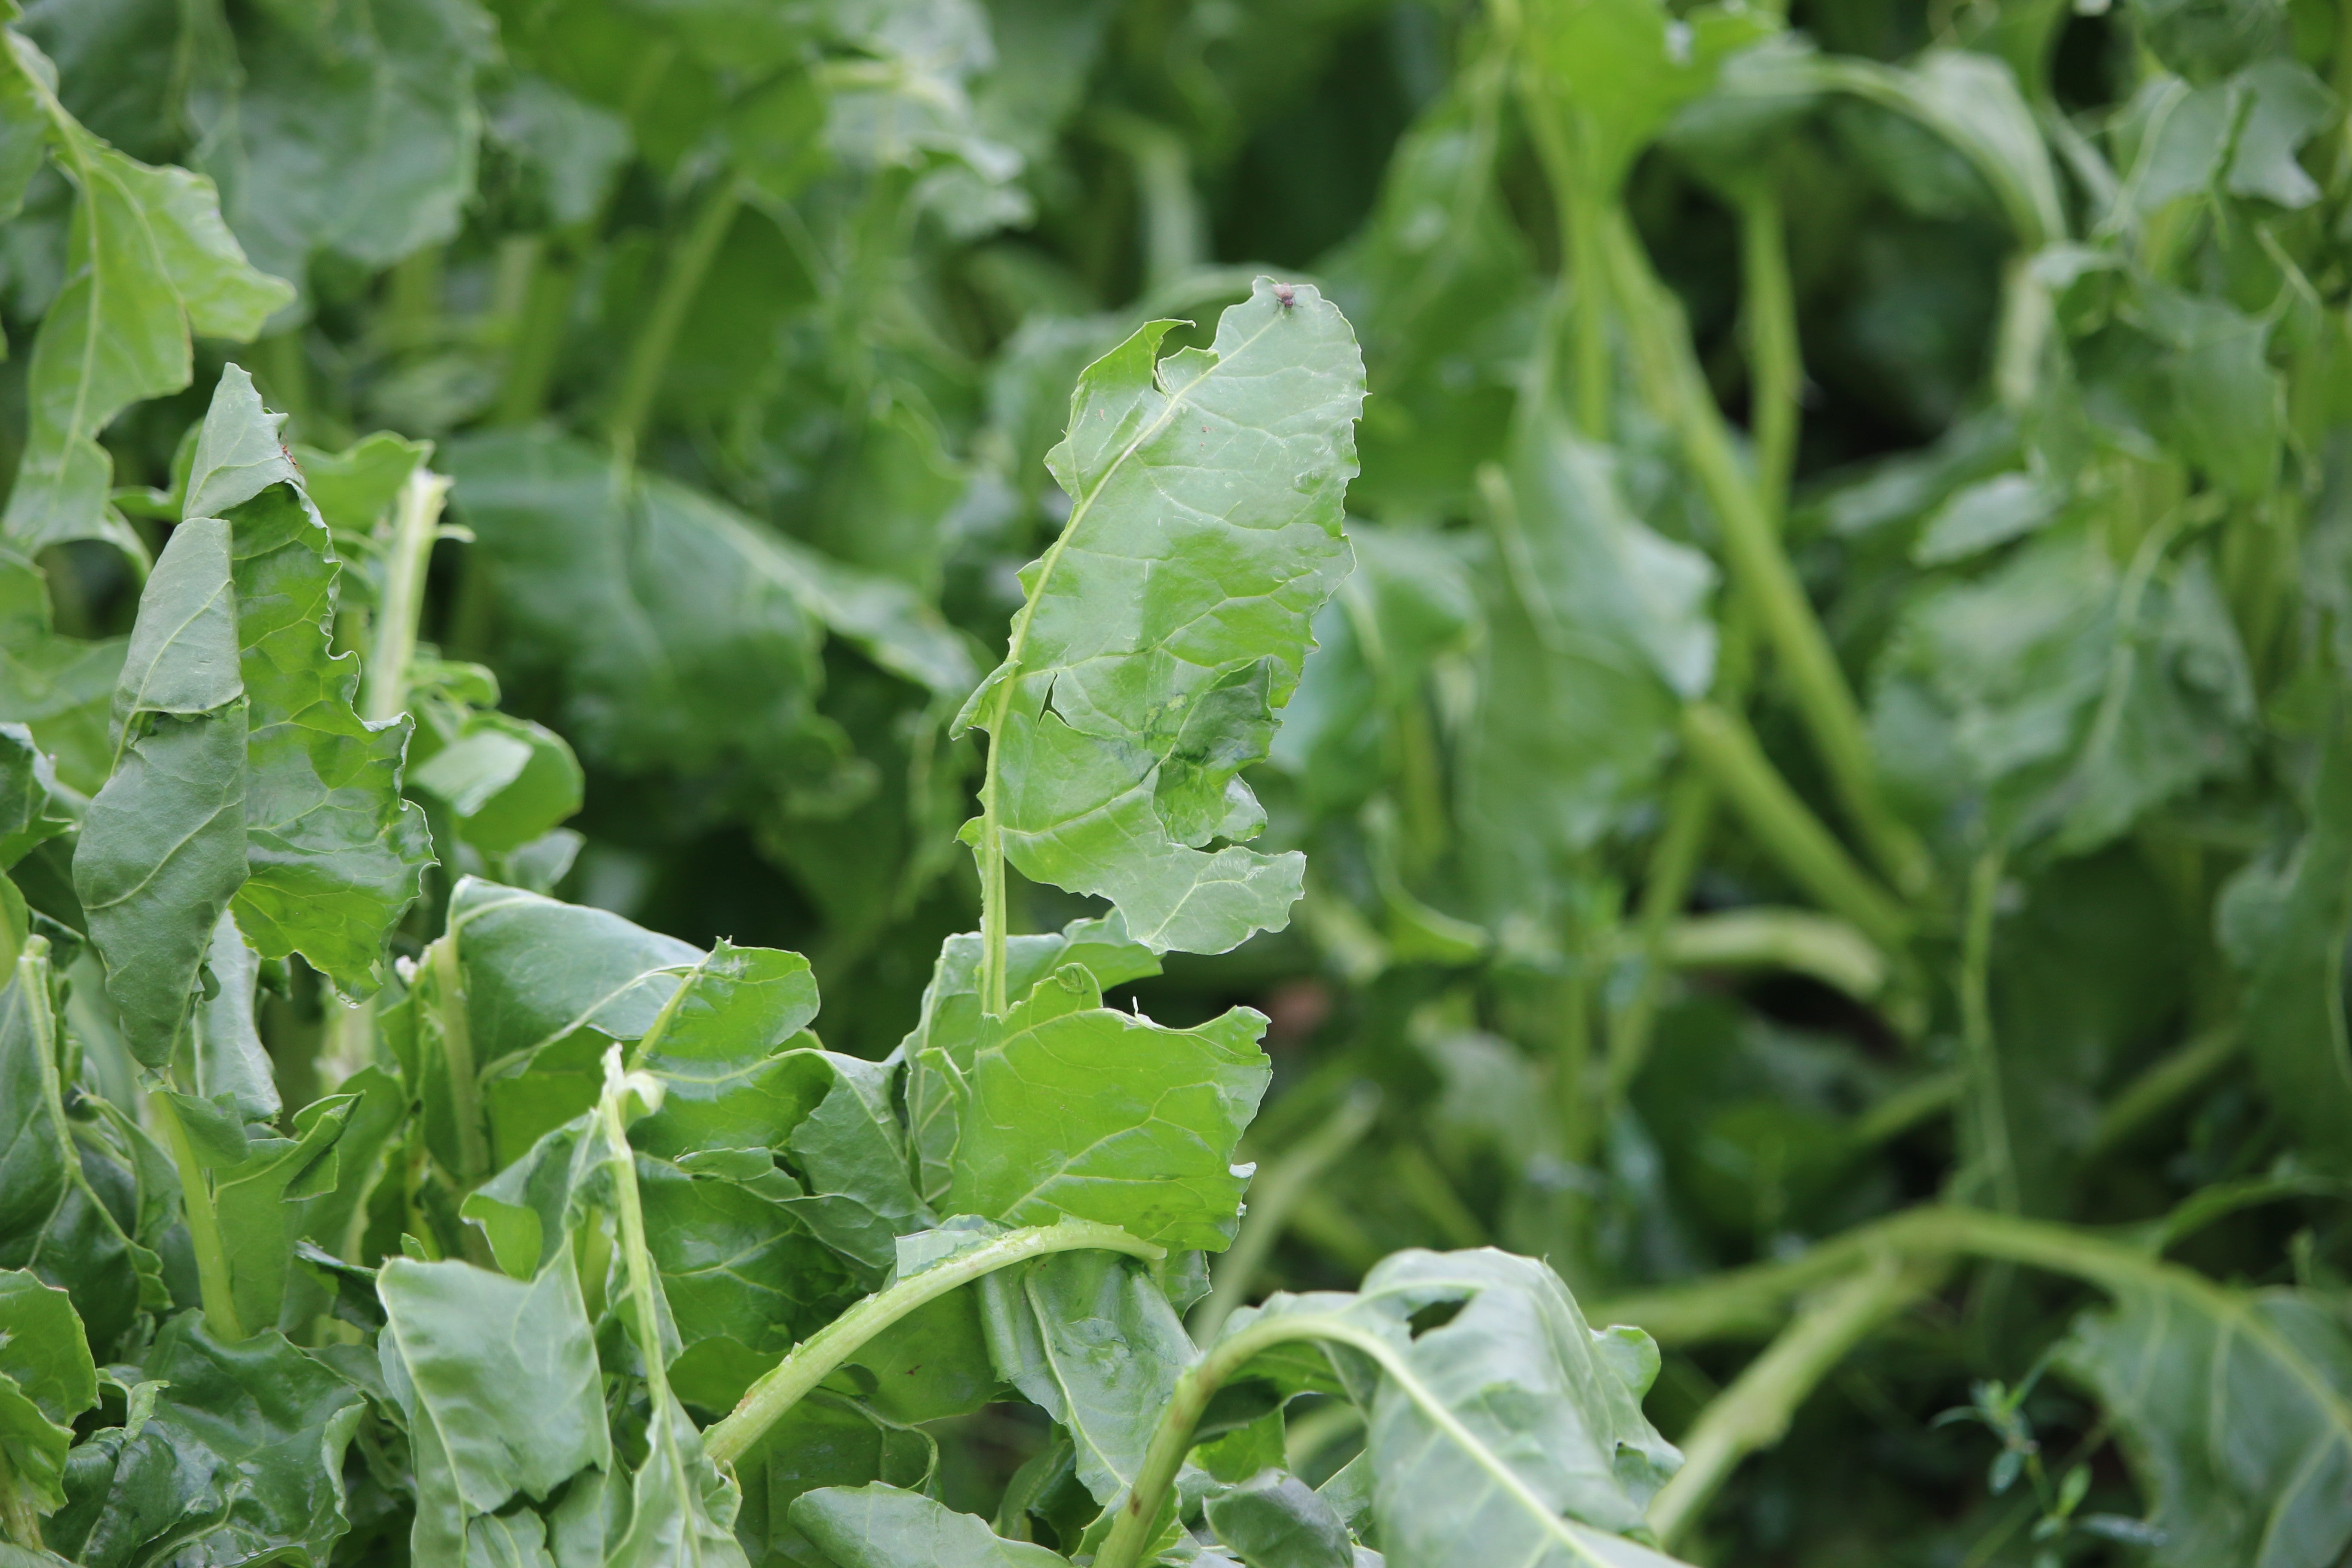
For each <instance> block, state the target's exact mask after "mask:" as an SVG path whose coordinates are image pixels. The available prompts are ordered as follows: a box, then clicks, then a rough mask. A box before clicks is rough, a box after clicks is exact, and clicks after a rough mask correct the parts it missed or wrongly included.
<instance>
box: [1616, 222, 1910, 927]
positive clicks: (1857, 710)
mask: <svg viewBox="0 0 2352 1568" xmlns="http://www.w3.org/2000/svg"><path fill="white" fill-rule="evenodd" d="M1612 216H1613V220H1614V221H1612V224H1611V225H1610V227H1609V232H1608V234H1607V236H1606V238H1607V239H1608V241H1609V256H1610V261H1611V267H1612V273H1613V275H1614V279H1615V283H1616V296H1617V299H1618V301H1619V303H1620V306H1621V315H1622V320H1623V321H1625V323H1626V330H1627V332H1628V333H1629V335H1630V336H1631V337H1632V339H1633V347H1634V351H1635V352H1634V353H1633V362H1634V363H1635V364H1636V365H1637V366H1639V367H1640V368H1641V370H1642V372H1643V376H1644V378H1645V379H1646V380H1647V381H1648V383H1649V387H1648V393H1649V400H1650V401H1651V402H1652V403H1653V404H1654V405H1656V406H1657V407H1658V408H1659V411H1660V412H1661V413H1662V414H1663V415H1664V416H1666V417H1667V418H1668V419H1669V420H1670V421H1671V422H1672V424H1673V425H1674V426H1675V432H1676V434H1677V435H1678V436H1679V437H1680V438H1681V442H1682V447H1683V455H1684V459H1685V461H1686V462H1688V463H1689V464H1690V467H1691V470H1692V472H1693V473H1694V474H1695V475H1696V477H1697V479H1698V481H1699V485H1700V487H1701V489H1704V490H1705V491H1706V499H1707V503H1708V505H1709V506H1710V507H1711V508H1712V509H1713V510H1714V511H1715V515H1716V520H1717V523H1718V524H1719V525H1720V527H1721V529H1722V532H1723V550H1724V554H1725V556H1726V557H1727V559H1728V561H1729V563H1730V566H1731V573H1732V575H1733V577H1734V578H1735V579H1736V580H1737V581H1738V584H1739V587H1740V591H1741V592H1742V594H1744V595H1746V597H1747V599H1748V603H1749V604H1750V605H1752V606H1753V607H1754V611H1755V615H1756V618H1757V622H1758V626H1759V629H1760V630H1761V631H1762V632H1763V634H1764V637H1765V638H1766V640H1767V641H1768V642H1769V644H1770V646H1771V647H1772V651H1773V652H1774V654H1775V655H1777V656H1778V658H1779V660H1780V672H1781V675H1782V678H1783V679H1785V680H1786V681H1787V683H1788V688H1789V695H1790V698H1791V699H1792V700H1793V701H1794V703H1795V705H1796V708H1797V712H1798V716H1799V717H1800V718H1801V719H1802V720H1803V721H1804V724H1805V728H1806V730H1807V731H1809V732H1810V733H1811V737H1812V742H1813V746H1814V749H1815V750H1816V751H1817V752H1820V753H1821V757H1822V765H1823V766H1824V767H1826V768H1827V769H1828V771H1829V774H1830V782H1831V784H1832V787H1833V788H1834V789H1835V790H1836V792H1837V796H1838V802H1839V804H1840V805H1842V806H1843V807H1844V809H1845V813H1846V816H1848V817H1849V818H1850V819H1851V820H1852V821H1853V826H1854V827H1855V829H1856V830H1857V831H1858V832H1859V833H1860V834H1861V835H1862V838H1863V842H1864V844H1865V845H1867V846H1868V847H1869V848H1870V851H1871V856H1872V858H1874V860H1876V861H1877V862H1878V863H1879V867H1880V868H1881V869H1882V870H1883V871H1885V873H1886V875H1887V877H1888V878H1889V879H1891V880H1892V881H1893V882H1894V884H1895V888H1896V889H1898V890H1900V891H1901V892H1902V893H1903V894H1905V895H1906V897H1917V896H1919V895H1921V894H1923V893H1925V892H1926V891H1927V888H1928V883H1929V877H1930V870H1929V861H1928V858H1927V849H1926V847H1925V846H1923V845H1922V844H1921V843H1920V842H1919V840H1918V837H1917V836H1916V835H1915V834H1913V833H1912V831H1911V830H1910V828H1909V827H1907V826H1905V825H1904V824H1903V822H1902V821H1901V820H1900V819H1898V818H1897V817H1896V816H1895V815H1894V814H1893V812H1891V811H1890V810H1889V809H1888V808H1887V806H1886V804H1885V800H1884V799H1883V798H1882V797H1881V795H1880V791H1879V785H1878V765H1877V763H1876V760H1875V759H1874V757H1873V756H1872V755H1871V750H1870V737H1869V734H1868V733H1867V731H1865V730H1864V726H1863V721H1862V708H1861V705H1860V704H1859V703H1858V702H1857V701H1856V700H1854V695H1853V688H1852V687H1851V686H1849V685H1848V684H1847V683H1846V679H1845V672H1844V670H1843V669H1842V668H1839V666H1838V661H1837V655H1836V653H1835V652H1834V651H1833V650H1832V648H1831V647H1830V639H1829V634H1828V633H1827V632H1826V631H1824V630H1823V629H1822V623H1821V619H1820V617H1819V616H1816V615H1815V614H1814V613H1813V606H1812V604H1811V601H1810V600H1808V599H1807V598H1806V597H1805V591H1804V587H1803V585H1802V584H1800V583H1799V582H1798V580H1797V573H1796V568H1795V567H1794V566H1792V565H1791V564H1790V562H1789V557H1788V553H1787V552H1786V551H1785V550H1783V549H1782V548H1781V544H1780V534H1779V531H1777V530H1776V529H1775V528H1774V527H1773V526H1772V519H1771V516H1770V514H1769V512H1768V511H1767V510H1766V508H1765V505H1764V503H1763V502H1762V501H1761V500H1759V499H1758V496H1757V490H1756V487H1755V486H1754V484H1753V483H1752V482H1751V481H1750V480H1749V479H1748V475H1747V474H1746V473H1745V472H1743V471H1742V469H1741V468H1740V463H1739V458H1738V453H1737V451H1735V450H1734V448H1733V447H1732V442H1731V435H1730V432H1729V430H1728V429H1727V427H1726V426H1725V424H1724V420H1723V414H1722V411H1721V410H1719V409H1717V407H1716V405H1715V398H1714V396H1713V395H1712V394H1710V393H1709V392H1708V391H1707V388H1706V381H1705V379H1704V378H1703V377H1702V376H1701V375H1700V374H1699V369H1698V364H1697V362H1696V358H1695V357H1694V355H1693V353H1692V350H1691V345H1690V339H1689V335H1688V333H1687V332H1686V331H1685V330H1684V327H1683V319H1682V308H1681V306H1680V305H1678V304H1677V303H1675V300H1674V299H1673V297H1672V296H1671V295H1669V294H1668V293H1667V292H1666V289H1665V285H1664V284H1663V283H1662V282H1660V281H1659V280H1658V278H1657V275H1656V273H1654V271H1653V270H1652V269H1651V268H1650V263H1649V259H1648V258H1647V257H1646V256H1644V255H1643V252H1642V248H1641V242H1640V240H1638V239H1637V238H1635V237H1634V236H1633V230H1632V226H1631V225H1630V224H1628V223H1627V222H1626V221H1625V219H1624V215H1623V214H1622V212H1619V213H1616V214H1614V215H1612Z"/></svg>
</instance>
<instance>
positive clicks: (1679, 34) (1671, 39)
mask: <svg viewBox="0 0 2352 1568" xmlns="http://www.w3.org/2000/svg"><path fill="white" fill-rule="evenodd" d="M1528 20H1529V22H1530V24H1531V25H1532V26H1533V28H1534V30H1535V31H1536V33H1537V35H1538V38H1537V43H1536V47H1537V49H1538V51H1539V58H1542V60H1543V61H1544V64H1545V66H1546V67H1547V68H1549V71H1550V72H1553V73H1556V74H1557V77H1558V79H1559V80H1560V81H1561V82H1563V83H1564V84H1565V88H1566V94H1567V99H1568V102H1569V105H1570V109H1571V110H1573V111H1574V113H1575V115H1576V118H1577V121H1578V125H1579V128H1580V132H1581V134H1582V137H1583V139H1584V141H1585V142H1586V143H1587V148H1588V153H1587V155H1588V156H1589V157H1590V158H1591V178H1593V179H1594V180H1595V181H1596V182H1597V183H1598V184H1599V185H1600V186H1601V189H1603V190H1604V191H1613V190H1615V189H1616V188H1617V187H1618V186H1619V185H1620V184H1622V183H1623V181H1624V178H1625V174H1626V172H1627V171H1628V170H1629V169H1631V168H1632V167H1633V159H1634V158H1635V156H1636V155H1638V154H1639V153H1640V152H1641V151H1642V149H1643V146H1645V145H1646V144H1647V143H1648V142H1650V140H1651V139H1652V138H1653V137H1654V136H1655V135H1656V134H1657V133H1658V132H1660V131H1662V130H1664V127H1665V124H1666V121H1668V120H1670V119H1671V118H1673V116H1674V113H1675V110H1677V109H1679V108H1681V107H1682V106H1683V105H1684V104H1685V103H1686V102H1688V101H1690V100H1692V99H1695V98H1696V97H1698V96H1699V95H1700V94H1702V93H1704V92H1706V90H1707V89H1708V87H1709V86H1711V85H1712V84H1713V82H1714V80H1715V75H1716V72H1717V69H1718V68H1720V66H1721V64H1722V62H1723V60H1724V59H1725V58H1727V57H1728V56H1730V55H1733V54H1736V53H1738V51H1739V50H1741V49H1744V48H1747V47H1749V46H1750V45H1752V44H1755V43H1756V42H1758V41H1759V40H1760V39H1763V38H1766V37H1770V36H1771V34H1772V33H1774V32H1775V31H1777V30H1778V26H1779V23H1778V18H1777V17H1775V16H1773V15H1772V14H1770V13H1769V12H1765V11H1758V10H1750V9H1748V8H1746V7H1743V6H1739V5H1701V6H1697V7H1696V8H1694V9H1693V10H1692V11H1690V12H1689V13H1688V14H1686V15H1683V16H1677V15H1676V14H1675V13H1673V12H1671V11H1669V10H1667V8H1666V7H1665V6H1664V5H1662V4H1660V3H1659V0H1543V3H1541V4H1538V5H1533V6H1531V7H1530V11H1529V16H1528Z"/></svg>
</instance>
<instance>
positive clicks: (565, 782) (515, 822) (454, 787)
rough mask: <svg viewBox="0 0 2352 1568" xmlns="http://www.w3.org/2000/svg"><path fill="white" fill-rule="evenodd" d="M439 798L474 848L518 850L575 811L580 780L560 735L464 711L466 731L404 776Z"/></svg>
mask: <svg viewBox="0 0 2352 1568" xmlns="http://www.w3.org/2000/svg"><path fill="white" fill-rule="evenodd" d="M408 783H409V785H410V787H412V788H415V789H419V790H423V791H424V792H425V793H426V794H427V795H437V796H439V797H440V798H441V799H442V800H443V801H445V802H446V803H447V804H448V806H449V809H450V811H452V812H453V813H455V814H456V816H457V834H458V837H461V838H463V839H464V840H465V841H466V842H467V843H468V844H470V845H472V846H473V847H475V848H477V849H481V850H486V851H488V853H490V854H493V855H502V854H505V853H507V852H509V851H510V850H514V849H519V848H520V847H522V846H523V845H525V844H528V843H530V841H531V840H532V839H534V838H537V837H539V836H540V835H541V834H542V833H545V832H546V831H547V830H548V829H550V828H551V827H553V826H555V825H556V824H558V823H560V822H562V820H563V819H564V818H566V817H568V816H572V813H574V812H576V811H578V810H579V809H580V801H581V795H582V791H583V784H584V781H583V778H582V775H581V772H580V762H579V759H578V758H576V757H574V756H573V755H572V748H571V746H570V745H568V744H566V743H565V742H564V739H563V737H562V736H561V735H559V734H557V733H556V732H555V731H552V730H550V729H548V728H547V727H546V726H544V725H541V724H534V723H532V722H531V721H530V720H528V719H515V718H510V717H509V716H508V715H506V714H504V713H470V714H467V717H466V723H465V728H464V730H462V731H460V732H459V733H458V734H457V737H456V738H455V739H454V740H452V741H451V742H449V743H448V744H447V745H446V746H444V747H442V748H441V749H440V750H439V751H437V752H434V753H433V754H432V756H431V757H429V758H427V759H425V761H424V762H423V763H420V764H419V765H417V766H415V767H414V768H412V769H411V770H410V771H409V774H408Z"/></svg>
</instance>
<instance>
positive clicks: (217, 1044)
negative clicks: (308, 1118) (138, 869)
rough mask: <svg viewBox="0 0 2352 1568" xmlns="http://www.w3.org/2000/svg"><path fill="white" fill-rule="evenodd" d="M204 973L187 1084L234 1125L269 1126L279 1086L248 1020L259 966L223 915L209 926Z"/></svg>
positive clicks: (274, 1117) (257, 1032)
mask: <svg viewBox="0 0 2352 1568" xmlns="http://www.w3.org/2000/svg"><path fill="white" fill-rule="evenodd" d="M205 968H206V969H207V970H209V971H210V972H211V973H212V978H213V983H214V984H213V994H211V995H208V996H205V997H202V998H200V999H199V1000H198V1001H197V1003H196V1010H195V1027H194V1029H193V1030H191V1031H190V1034H191V1036H192V1037H193V1042H194V1047H195V1048H194V1053H193V1055H194V1060H193V1062H192V1063H191V1064H190V1066H191V1067H192V1068H194V1070H193V1071H192V1072H190V1073H189V1074H188V1075H187V1078H186V1081H187V1082H188V1083H189V1084H190V1085H191V1086H192V1087H193V1088H194V1091H195V1093H196V1095H198V1096H200V1097H202V1098H203V1099H205V1100H213V1101H215V1102H216V1103H223V1104H225V1106H226V1109H227V1110H228V1111H229V1112H230V1114H231V1115H232V1116H233V1117H234V1119H235V1120H236V1121H239V1122H252V1121H258V1122H263V1123H268V1122H273V1121H277V1120H278V1110H280V1109H281V1107H280V1104H279V1100H278V1083H277V1079H276V1078H275V1077H274V1076H273V1072H272V1068H271V1067H270V1063H269V1052H268V1049H267V1048H266V1047H264V1046H263V1045H262V1043H261V1032H260V1030H259V1028H258V1027H257V1026H256V1025H255V1022H254V1017H253V1008H254V1001H255V994H256V991H257V984H258V982H259V980H260V976H261V966H260V963H258V961H257V957H256V955H255V953H254V951H253V949H252V948H251V947H249V946H247V944H246V941H245V938H244V937H243V936H241V935H239V934H238V932H237V929H236V921H235V920H234V919H233V918H232V917H231V916H229V915H228V914H227V913H226V911H224V912H223V913H222V915H221V918H220V919H219V920H218V921H215V922H214V924H213V939H212V943H211V946H210V947H209V948H207V949H206V950H205Z"/></svg>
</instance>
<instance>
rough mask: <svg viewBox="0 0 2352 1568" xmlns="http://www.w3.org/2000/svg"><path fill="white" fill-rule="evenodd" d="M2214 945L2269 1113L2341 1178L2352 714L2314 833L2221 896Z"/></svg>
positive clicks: (2340, 714) (2344, 721) (2338, 730)
mask: <svg viewBox="0 0 2352 1568" xmlns="http://www.w3.org/2000/svg"><path fill="white" fill-rule="evenodd" d="M2217 923H2218V926H2219V930H2220V935H2221V943H2222V947H2223V949H2224V951H2225V952H2228V953H2229V955H2230V958H2231V962H2232V963H2234V964H2235V965H2236V966H2237V968H2238V970H2239V971H2240V973H2242V974H2244V975H2245V977H2246V993H2245V999H2244V1002H2243V1004H2242V1006H2243V1009H2244V1013H2243V1016H2244V1018H2245V1031H2246V1045H2247V1047H2248V1049H2249V1051H2250V1052H2251V1054H2252V1057H2253V1060H2254V1067H2255V1070H2256V1072H2257V1073H2258V1074H2259V1075H2260V1076H2261V1079H2262V1083H2263V1089H2265V1090H2266V1091H2267V1092H2268V1093H2269V1096H2270V1100H2271V1104H2272V1105H2273V1107H2275V1108H2276V1110H2277V1111H2278V1114H2279V1115H2280V1116H2282V1117H2284V1119H2285V1120H2286V1121H2287V1124H2288V1125H2289V1126H2290V1127H2292V1128H2293V1129H2294V1132H2295V1136H2296V1139H2297V1141H2298V1142H2300V1143H2301V1144H2302V1145H2303V1147H2304V1149H2305V1152H2306V1153H2307V1154H2308V1156H2309V1157H2310V1158H2311V1159H2313V1160H2314V1161H2316V1162H2317V1163H2320V1164H2321V1165H2323V1166H2325V1167H2327V1168H2330V1169H2340V1168H2341V1167H2342V1166H2343V1165H2344V1164H2345V1163H2346V1161H2347V1150H2352V1144H2347V1139H2352V1041H2348V1040H2347V1033H2346V1024H2345V1015H2344V944H2345V942H2346V941H2347V938H2352V716H2347V713H2345V712H2344V711H2342V710H2338V711H2337V712H2336V714H2335V715H2334V717H2333V719H2332V721H2331V722H2330V724H2329V727H2328V731H2327V738H2326V750H2325V751H2324V752H2323V753H2322V756H2321V759H2320V764H2319V773H2318V777H2317V780H2316V783H2315V787H2314V789H2313V792H2312V802H2311V826H2310V827H2309V829H2308V830H2307V831H2306V832H2305V834H2304V836H2303V837H2302V838H2301V839H2300V840H2298V841H2297V842H2296V844H2295V845H2294V848H2293V850H2292V852H2291V853H2289V854H2288V855H2287V856H2286V858H2284V860H2283V861H2263V860H2257V861H2255V862H2253V863H2252V864H2251V865H2249V866H2247V867H2246V868H2244V869H2243V870H2242V871H2240V872H2239V873H2238V875H2237V876H2236V877H2235V878H2233V879H2231V882H2230V884H2229V885H2228V887H2227V888H2226V889H2224V890H2223V892H2222V895H2221V902H2220V908H2219V910H2218V916H2217Z"/></svg>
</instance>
